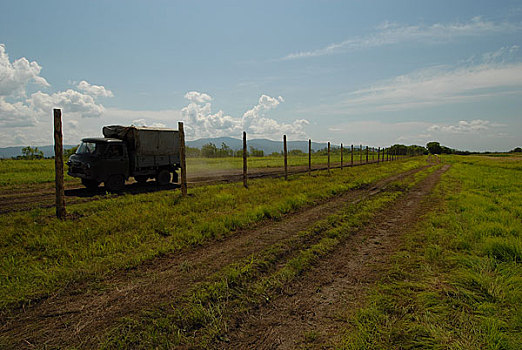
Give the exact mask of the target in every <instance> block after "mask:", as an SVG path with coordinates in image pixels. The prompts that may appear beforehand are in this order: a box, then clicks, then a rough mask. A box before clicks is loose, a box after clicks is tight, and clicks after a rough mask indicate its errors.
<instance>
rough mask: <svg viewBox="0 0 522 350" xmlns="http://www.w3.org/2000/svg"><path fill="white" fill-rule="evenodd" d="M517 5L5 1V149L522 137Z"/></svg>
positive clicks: (502, 141)
mask: <svg viewBox="0 0 522 350" xmlns="http://www.w3.org/2000/svg"><path fill="white" fill-rule="evenodd" d="M521 38H522V4H521V3H520V1H454V0H453V1H418V0H417V1H333V0H323V1H263V2H260V1H259V2H253V1H251V2H245V1H197V2H196V1H189V2H187V1H183V2H182V1H23V0H18V1H6V0H4V1H2V2H1V3H0V45H2V46H1V47H0V147H2V146H14V145H27V144H30V145H44V144H51V143H52V125H51V110H52V108H54V107H61V108H63V111H64V136H65V141H66V142H67V143H76V142H78V141H79V139H80V138H81V137H84V136H96V135H99V134H100V131H101V126H103V125H107V124H115V123H117V124H125V125H129V124H135V125H149V126H166V127H177V122H178V121H181V120H183V121H184V122H185V125H186V129H187V134H188V135H187V136H188V138H189V139H195V138H200V137H209V136H232V137H240V135H241V132H242V131H243V130H246V131H247V133H248V134H249V137H251V138H254V137H266V138H270V139H276V140H277V139H280V138H281V137H282V134H283V133H286V134H287V135H288V137H289V139H291V140H292V139H294V140H297V139H308V138H311V139H313V140H316V141H332V142H335V143H340V142H343V143H345V144H350V143H354V144H360V143H363V144H369V145H374V146H385V145H389V144H393V143H406V144H422V145H424V144H426V142H429V141H433V140H435V141H440V142H441V143H442V144H444V145H447V146H449V147H454V148H459V149H468V150H509V149H512V148H514V147H517V146H520V145H521V144H522V142H521V141H522V137H521V136H520V135H522V112H521V111H522V52H521V49H520V46H521V45H522V42H521V41H522V40H521Z"/></svg>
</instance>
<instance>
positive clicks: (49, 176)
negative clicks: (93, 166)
mask: <svg viewBox="0 0 522 350" xmlns="http://www.w3.org/2000/svg"><path fill="white" fill-rule="evenodd" d="M365 157H366V156H364V160H366V158H365ZM374 157H376V155H374ZM371 159H372V155H370V160H371ZM283 161H284V160H283V157H282V156H267V157H249V158H248V167H249V168H269V167H282V166H283V165H284V163H283ZM349 161H350V158H349V154H348V153H345V157H344V162H345V163H346V164H347V163H348V162H349ZM358 161H359V155H358V154H357V153H356V154H355V157H354V162H358ZM327 162H328V156H322V155H317V154H314V155H313V156H312V164H313V165H318V164H327ZM331 162H332V163H337V162H340V158H339V155H337V156H334V155H332V156H331ZM288 165H289V166H298V165H308V155H302V156H289V157H288ZM242 168H243V158H241V157H227V158H188V159H187V171H188V173H189V174H199V173H201V172H206V173H208V172H209V171H216V170H229V169H237V170H240V169H242ZM65 169H66V170H67V167H65ZM66 172H67V171H66ZM65 180H66V181H76V182H79V180H78V179H75V178H72V177H70V176H68V175H67V174H65ZM52 181H54V159H39V160H12V159H0V188H1V187H10V186H15V185H23V184H37V183H45V182H52Z"/></svg>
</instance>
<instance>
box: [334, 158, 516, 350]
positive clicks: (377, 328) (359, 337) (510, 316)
mask: <svg viewBox="0 0 522 350" xmlns="http://www.w3.org/2000/svg"><path fill="white" fill-rule="evenodd" d="M444 162H450V163H453V165H452V168H451V169H450V170H449V171H448V172H447V173H446V174H445V175H444V176H443V179H442V182H441V183H440V184H439V186H438V187H437V190H436V192H435V194H434V196H433V198H432V199H431V200H432V202H433V203H438V204H437V205H438V210H437V211H436V212H434V213H432V214H430V215H428V216H427V219H426V221H425V222H423V223H422V224H421V226H420V227H419V228H418V229H417V230H416V231H415V232H414V233H412V234H409V235H408V236H407V240H406V243H405V246H404V249H403V250H402V251H401V252H400V253H398V254H397V255H396V257H395V259H394V264H393V268H391V269H390V271H389V272H388V274H387V276H386V278H385V279H383V281H382V282H381V283H380V284H379V285H377V286H376V287H375V289H374V290H373V291H372V293H371V294H370V296H369V299H368V302H367V305H366V306H365V307H364V308H362V309H361V310H359V311H358V312H357V314H356V316H355V318H354V319H353V320H350V321H349V322H350V326H349V327H348V329H347V331H346V333H345V338H344V341H343V343H342V344H341V345H340V348H343V349H396V348H401V349H411V348H419V349H520V348H522V307H521V305H522V236H521V234H522V224H521V220H520V219H521V217H522V192H521V190H520V189H521V184H522V183H521V180H520V178H521V175H522V173H521V170H522V169H521V166H520V161H519V160H518V161H517V160H516V159H513V158H497V159H492V158H489V159H488V158H484V157H448V156H446V157H444Z"/></svg>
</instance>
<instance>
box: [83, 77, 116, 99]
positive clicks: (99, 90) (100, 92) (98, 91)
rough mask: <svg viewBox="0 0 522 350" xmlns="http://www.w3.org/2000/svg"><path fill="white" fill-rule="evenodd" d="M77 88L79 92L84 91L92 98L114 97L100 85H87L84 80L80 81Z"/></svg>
mask: <svg viewBox="0 0 522 350" xmlns="http://www.w3.org/2000/svg"><path fill="white" fill-rule="evenodd" d="M77 88H78V89H79V90H81V91H84V92H85V93H86V94H88V95H92V96H101V97H114V94H113V93H112V91H111V90H109V89H106V88H105V87H104V86H101V85H92V84H89V83H88V82H86V81H85V80H82V81H80V83H79V84H78V86H77Z"/></svg>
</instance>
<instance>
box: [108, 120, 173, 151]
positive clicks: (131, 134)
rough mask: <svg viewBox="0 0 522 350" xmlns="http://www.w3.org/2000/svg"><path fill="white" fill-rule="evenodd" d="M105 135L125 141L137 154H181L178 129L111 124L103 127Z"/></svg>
mask: <svg viewBox="0 0 522 350" xmlns="http://www.w3.org/2000/svg"><path fill="white" fill-rule="evenodd" d="M103 136H105V137H107V138H116V139H120V140H123V141H125V142H126V143H127V147H129V149H130V151H133V152H135V153H136V155H137V156H167V155H172V156H178V155H179V131H178V130H174V129H161V128H148V127H135V126H121V125H111V126H104V127H103Z"/></svg>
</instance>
